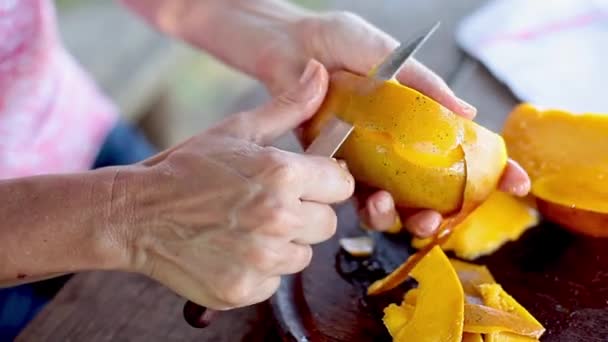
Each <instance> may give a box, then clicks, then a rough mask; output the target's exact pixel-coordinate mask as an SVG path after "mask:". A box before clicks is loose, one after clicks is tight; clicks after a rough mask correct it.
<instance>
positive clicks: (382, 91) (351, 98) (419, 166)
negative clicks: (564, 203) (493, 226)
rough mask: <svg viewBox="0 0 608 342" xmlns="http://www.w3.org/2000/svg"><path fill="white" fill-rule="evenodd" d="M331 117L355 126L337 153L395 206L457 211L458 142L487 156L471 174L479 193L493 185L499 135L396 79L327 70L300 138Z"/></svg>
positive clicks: (460, 179) (463, 173)
mask: <svg viewBox="0 0 608 342" xmlns="http://www.w3.org/2000/svg"><path fill="white" fill-rule="evenodd" d="M332 115H336V116H337V117H339V118H341V119H343V120H345V121H347V122H350V123H351V124H353V125H354V126H355V129H354V130H353V133H352V134H351V136H350V137H349V138H348V139H347V140H346V142H345V143H344V144H343V145H342V147H341V148H340V150H339V151H338V153H337V155H336V156H337V157H338V158H342V159H344V160H345V161H346V162H347V164H348V166H349V169H350V171H351V172H352V174H353V175H354V176H355V179H356V180H357V181H359V182H362V183H365V184H367V185H370V186H373V187H376V188H381V189H384V190H387V191H389V192H390V193H391V194H392V195H393V197H394V199H395V202H396V203H397V205H398V206H400V207H405V208H429V209H434V210H437V211H439V212H441V213H444V214H446V213H453V212H456V211H458V210H459V209H460V208H461V206H462V204H463V195H464V190H465V184H466V183H467V165H466V164H467V163H466V162H465V159H466V158H465V148H464V147H467V148H468V149H469V150H473V151H475V153H477V152H479V155H481V157H480V158H487V159H488V160H485V159H484V160H483V161H482V163H483V165H484V168H483V170H484V171H487V172H486V173H483V174H482V176H483V179H476V180H475V182H476V183H478V184H476V185H478V186H479V187H480V188H481V189H479V190H477V191H478V192H481V193H484V192H488V189H486V188H488V187H494V186H495V184H496V183H497V181H498V178H499V177H500V174H501V171H502V169H503V167H504V164H505V163H506V149H505V146H504V141H503V140H502V138H501V137H500V136H499V135H496V134H494V133H492V132H490V131H488V130H486V129H485V128H483V127H481V126H479V125H477V124H476V123H474V122H472V121H470V120H466V119H464V118H461V117H459V116H457V115H455V114H454V113H452V112H450V111H449V110H447V109H445V108H444V107H442V106H441V105H439V104H438V103H437V102H435V101H433V100H432V99H430V98H428V97H427V96H425V95H423V94H421V93H419V92H417V91H415V90H413V89H410V88H407V87H405V86H402V85H400V84H397V83H396V82H378V81H373V80H371V79H369V78H366V77H361V76H357V75H354V74H351V73H348V72H337V73H335V74H333V75H332V77H331V80H330V85H329V90H328V94H327V96H326V99H325V101H324V103H323V105H322V106H321V108H320V110H319V112H318V113H317V114H316V115H315V116H314V117H313V118H312V119H311V120H310V121H309V122H308V123H307V124H305V126H304V134H303V136H304V141H305V144H309V143H310V142H311V141H312V140H313V139H314V138H315V137H316V136H317V135H318V133H319V131H320V129H321V127H322V126H323V124H324V123H325V122H326V121H327V120H328V119H329V118H331V116H332ZM483 152H490V153H483ZM490 190H491V189H490Z"/></svg>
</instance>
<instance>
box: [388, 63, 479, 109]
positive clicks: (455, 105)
mask: <svg viewBox="0 0 608 342" xmlns="http://www.w3.org/2000/svg"><path fill="white" fill-rule="evenodd" d="M397 80H399V82H401V83H402V84H404V85H406V86H408V87H410V88H413V89H416V90H418V91H419V92H421V93H423V94H425V95H427V96H429V97H431V98H432V99H433V100H435V101H437V102H439V103H441V104H442V105H443V106H445V107H446V108H448V109H449V110H451V111H453V112H455V113H456V114H459V115H461V116H464V117H465V118H468V119H472V118H474V117H475V115H476V114H477V109H475V107H473V106H472V105H470V104H469V103H467V102H466V101H464V100H462V99H459V98H458V97H456V95H455V94H454V92H453V91H452V90H451V89H450V87H449V86H448V85H447V84H446V83H445V81H444V80H443V79H442V78H441V77H439V76H438V75H437V74H435V73H434V72H432V71H431V70H430V69H429V68H427V67H426V66H425V65H423V64H422V63H420V62H418V61H416V60H414V59H412V60H410V61H408V62H407V63H406V64H405V66H404V67H403V69H401V71H400V72H399V75H397Z"/></svg>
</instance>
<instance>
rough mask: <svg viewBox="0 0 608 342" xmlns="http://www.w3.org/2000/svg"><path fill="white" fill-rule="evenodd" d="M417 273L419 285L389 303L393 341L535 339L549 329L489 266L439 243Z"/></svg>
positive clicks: (386, 321) (387, 311) (386, 319)
mask: <svg viewBox="0 0 608 342" xmlns="http://www.w3.org/2000/svg"><path fill="white" fill-rule="evenodd" d="M412 276H413V277H414V279H416V280H417V281H418V287H417V288H415V289H411V290H409V291H408V292H407V293H406V294H405V295H404V298H403V302H402V303H401V304H400V305H398V304H390V305H389V306H387V307H386V308H385V309H384V318H383V321H384V324H385V326H386V327H387V329H388V331H389V333H390V334H391V336H392V337H393V341H397V342H401V341H453V342H460V341H464V342H468V341H471V342H479V341H483V340H485V341H495V342H499V341H500V342H520V341H521V342H530V341H538V338H540V336H542V334H543V333H544V331H545V329H544V328H543V326H542V325H541V324H540V323H539V322H538V321H537V320H536V319H535V318H534V317H533V316H532V315H531V314H530V313H529V312H528V311H526V309H525V308H524V307H523V306H521V305H520V304H519V303H517V301H516V300H515V299H514V298H513V297H511V296H510V295H509V294H508V293H506V292H505V291H504V290H503V288H502V287H501V286H500V285H499V284H496V282H495V281H494V278H493V277H492V274H491V273H490V272H489V270H488V269H487V268H486V267H485V266H482V265H476V264H471V263H467V262H463V261H460V260H456V259H448V258H447V257H446V256H445V254H444V253H443V251H442V250H441V248H439V247H438V246H435V247H433V249H431V251H430V252H429V253H428V254H426V255H425V256H424V258H422V259H421V260H420V261H419V262H418V263H417V264H416V266H415V267H414V268H413V270H412ZM456 320H460V322H456ZM482 336H483V338H482Z"/></svg>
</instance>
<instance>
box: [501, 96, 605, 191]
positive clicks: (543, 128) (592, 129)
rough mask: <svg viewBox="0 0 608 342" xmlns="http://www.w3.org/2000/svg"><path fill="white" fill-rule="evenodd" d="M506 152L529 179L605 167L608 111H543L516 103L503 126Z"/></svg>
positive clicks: (603, 168)
mask: <svg viewBox="0 0 608 342" xmlns="http://www.w3.org/2000/svg"><path fill="white" fill-rule="evenodd" d="M503 138H504V139H505V142H506V144H507V150H508V152H509V156H510V157H511V158H512V159H514V160H515V161H517V162H519V163H520V164H521V166H522V167H523V168H524V169H525V170H526V171H527V172H528V174H529V175H530V178H531V179H532V181H534V180H536V179H537V178H538V177H540V176H544V175H549V174H553V173H560V172H562V171H568V170H579V169H580V168H581V167H583V166H584V167H585V168H587V169H591V170H608V153H606V151H608V115H606V114H593V113H589V114H574V113H569V112H566V111H560V110H546V111H542V110H539V109H537V108H535V107H534V106H532V105H530V104H522V105H519V106H518V107H516V108H515V109H514V110H513V112H511V114H510V115H509V117H508V118H507V120H506V122H505V126H504V129H503Z"/></svg>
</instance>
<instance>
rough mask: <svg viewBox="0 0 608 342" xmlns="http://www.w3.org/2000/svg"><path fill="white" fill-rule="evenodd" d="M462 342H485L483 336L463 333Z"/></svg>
mask: <svg viewBox="0 0 608 342" xmlns="http://www.w3.org/2000/svg"><path fill="white" fill-rule="evenodd" d="M462 342H483V338H482V337H481V334H472V333H463V334H462Z"/></svg>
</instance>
